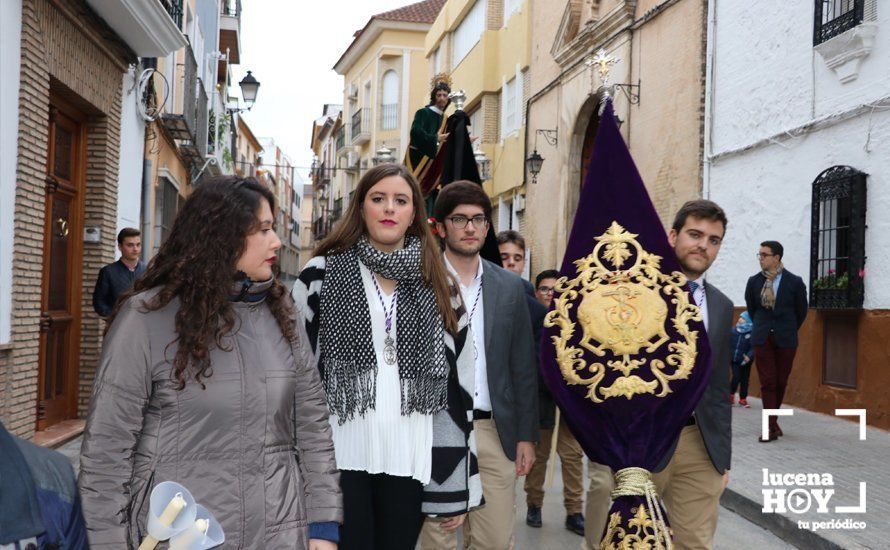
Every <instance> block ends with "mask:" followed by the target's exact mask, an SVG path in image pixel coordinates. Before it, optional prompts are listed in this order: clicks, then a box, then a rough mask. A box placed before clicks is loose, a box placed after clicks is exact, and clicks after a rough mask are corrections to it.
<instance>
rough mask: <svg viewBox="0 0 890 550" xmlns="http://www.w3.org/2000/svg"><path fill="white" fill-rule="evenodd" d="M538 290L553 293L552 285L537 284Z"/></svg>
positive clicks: (543, 292) (542, 292)
mask: <svg viewBox="0 0 890 550" xmlns="http://www.w3.org/2000/svg"><path fill="white" fill-rule="evenodd" d="M538 292H540V293H541V294H553V287H552V286H539V287H538Z"/></svg>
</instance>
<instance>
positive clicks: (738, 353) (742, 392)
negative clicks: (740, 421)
mask: <svg viewBox="0 0 890 550" xmlns="http://www.w3.org/2000/svg"><path fill="white" fill-rule="evenodd" d="M752 328H753V325H752V324H751V317H750V316H749V315H748V312H747V311H745V312H743V313H742V315H741V316H740V317H739V320H738V322H737V323H736V325H735V327H733V329H732V382H730V387H729V402H730V403H732V404H735V393H736V390H739V406H741V407H745V408H746V409H748V408H750V405H748V379H749V378H750V377H751V362H752V359H753V356H754V353H753V352H752V350H751V329H752ZM739 386H741V389H740V388H739Z"/></svg>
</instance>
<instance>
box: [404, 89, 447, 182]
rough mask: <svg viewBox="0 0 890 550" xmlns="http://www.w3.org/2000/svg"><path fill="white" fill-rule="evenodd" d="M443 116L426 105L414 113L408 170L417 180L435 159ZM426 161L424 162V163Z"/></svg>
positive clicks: (436, 109)
mask: <svg viewBox="0 0 890 550" xmlns="http://www.w3.org/2000/svg"><path fill="white" fill-rule="evenodd" d="M442 120H443V114H442V111H440V110H439V109H438V108H436V106H435V105H428V106H426V107H424V108H422V109H418V110H417V112H416V113H414V122H412V123H411V143H410V146H409V148H408V158H407V159H406V160H408V161H409V164H408V168H409V169H411V171H412V172H414V175H415V176H417V177H418V178H419V179H420V178H422V176H423V173H424V172H425V171H426V169H427V168H428V165H429V164H430V163H432V162H433V159H435V158H436V152H437V151H438V150H439V132H440V131H442ZM424 159H426V162H424Z"/></svg>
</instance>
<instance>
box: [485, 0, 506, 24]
mask: <svg viewBox="0 0 890 550" xmlns="http://www.w3.org/2000/svg"><path fill="white" fill-rule="evenodd" d="M503 26H504V0H488V5H487V6H486V13H485V28H486V29H491V30H497V29H500V28H501V27H503Z"/></svg>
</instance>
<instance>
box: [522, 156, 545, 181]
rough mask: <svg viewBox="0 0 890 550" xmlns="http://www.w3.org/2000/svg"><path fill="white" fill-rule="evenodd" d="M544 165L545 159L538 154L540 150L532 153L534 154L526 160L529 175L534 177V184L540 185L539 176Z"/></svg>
mask: <svg viewBox="0 0 890 550" xmlns="http://www.w3.org/2000/svg"><path fill="white" fill-rule="evenodd" d="M542 164H544V157H542V156H541V155H539V154H538V150H537V149H535V150H534V151H532V154H530V155H529V156H528V158H527V159H525V167H526V169H527V170H528V173H529V174H531V175H532V183H538V174H540V173H541V165H542Z"/></svg>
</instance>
